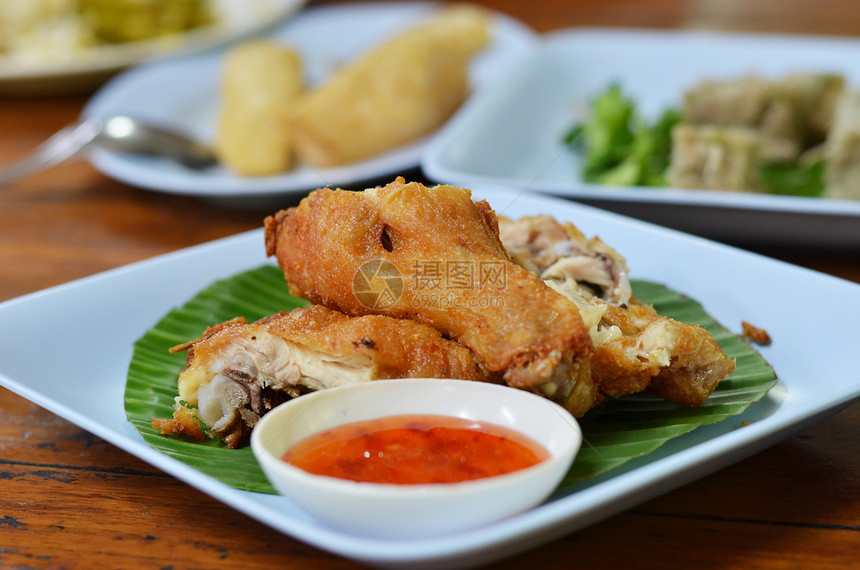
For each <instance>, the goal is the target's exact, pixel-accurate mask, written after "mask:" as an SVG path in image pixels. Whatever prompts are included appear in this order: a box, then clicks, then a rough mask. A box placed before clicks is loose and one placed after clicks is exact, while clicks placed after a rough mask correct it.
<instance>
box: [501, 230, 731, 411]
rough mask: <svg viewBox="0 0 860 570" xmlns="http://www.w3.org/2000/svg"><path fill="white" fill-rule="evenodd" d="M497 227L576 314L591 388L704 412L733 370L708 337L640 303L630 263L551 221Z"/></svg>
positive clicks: (514, 251)
mask: <svg viewBox="0 0 860 570" xmlns="http://www.w3.org/2000/svg"><path fill="white" fill-rule="evenodd" d="M499 228H500V236H501V239H502V242H503V243H504V244H505V246H506V247H507V248H508V250H509V251H510V252H511V255H512V257H513V259H514V260H516V261H517V262H518V263H520V264H521V265H523V266H524V267H527V268H529V269H530V270H532V271H534V272H535V273H537V274H538V275H540V277H541V278H542V279H545V280H546V281H547V283H548V284H549V285H550V286H551V287H553V288H554V289H555V290H557V291H559V292H560V293H563V294H565V295H566V296H568V298H570V299H571V300H572V301H573V302H574V303H576V305H577V306H578V307H579V310H580V314H581V315H582V316H583V320H584V321H585V324H586V326H587V327H588V329H589V333H590V335H591V338H592V341H593V343H594V352H593V354H592V356H591V358H590V360H589V363H588V372H587V373H589V374H590V375H591V378H590V386H591V387H592V388H594V387H598V388H599V391H600V392H601V393H603V394H605V395H607V396H609V397H612V398H618V397H620V396H624V395H626V394H632V393H635V392H640V391H642V390H645V389H648V390H650V391H651V392H653V393H655V394H656V395H658V396H660V397H663V398H665V399H666V400H668V401H670V402H673V403H676V404H680V405H684V406H699V405H701V404H702V403H703V402H704V401H705V399H706V398H707V397H708V396H709V395H710V394H711V393H712V392H713V391H714V389H715V388H716V386H717V383H718V382H719V381H720V380H721V379H722V378H725V377H726V376H728V375H729V374H730V373H731V372H732V371H733V370H734V368H735V363H734V361H732V360H731V359H730V358H728V357H727V356H726V355H725V353H724V352H723V351H722V349H720V347H719V345H718V344H717V342H716V340H714V338H713V336H712V335H711V334H710V333H709V332H708V331H707V330H705V329H704V328H702V327H700V326H697V325H692V324H684V323H680V322H678V321H675V320H673V319H670V318H667V317H662V316H660V315H658V314H657V312H656V311H655V310H654V309H653V307H650V306H647V305H644V304H643V303H640V302H639V301H638V300H636V298H635V297H634V296H633V292H632V289H631V287H630V282H629V280H628V277H627V273H628V269H627V264H626V261H625V260H624V258H623V257H622V256H621V255H620V254H619V253H618V252H617V251H615V250H614V249H612V248H611V247H609V246H608V245H606V244H605V243H604V242H603V241H601V240H600V239H599V238H596V237H593V238H590V239H586V237H585V236H584V235H583V234H582V232H581V231H579V230H578V229H577V228H576V227H575V226H573V225H572V224H562V223H559V222H558V221H556V220H555V219H553V218H552V217H550V216H532V217H525V218H521V219H519V220H516V221H513V220H508V219H504V218H501V219H500V220H499ZM582 368H585V366H584V365H583V366H582ZM578 373H579V375H580V376H583V375H585V374H586V372H585V371H584V370H579V371H578ZM579 383H580V384H581V385H583V386H584V385H586V381H585V380H584V379H580V380H579Z"/></svg>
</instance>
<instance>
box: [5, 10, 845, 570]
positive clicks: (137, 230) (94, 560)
mask: <svg viewBox="0 0 860 570" xmlns="http://www.w3.org/2000/svg"><path fill="white" fill-rule="evenodd" d="M480 3H482V4H486V5H488V6H491V7H492V8H494V9H496V10H499V11H502V12H505V13H507V14H509V15H511V16H514V17H516V18H519V19H520V20H522V21H523V22H525V23H527V24H529V25H531V26H532V27H533V28H534V29H535V30H537V31H541V32H542V31H548V30H553V29H558V28H566V27H573V26H620V27H624V26H632V27H652V28H686V29H692V28H695V29H714V30H741V31H763V32H783V33H801V34H833V35H846V36H851V35H855V34H860V10H858V9H857V7H856V6H855V4H854V3H853V2H847V1H839V0H818V1H811V0H809V1H807V0H766V1H765V0H759V1H756V2H750V1H748V0H699V1H692V0H689V1H681V0H647V1H646V0H604V1H599V0H591V1H586V0H575V1H565V0H532V1H528V2H521V1H514V0H497V1H491V0H485V1H483V2H480ZM86 100H87V95H86V94H82V95H79V96H67V97H32V98H0V165H2V164H5V163H9V162H12V161H14V160H16V159H19V158H22V157H23V156H25V155H26V154H27V152H28V151H29V150H30V149H32V148H33V147H34V146H36V145H37V144H38V143H40V142H41V141H43V140H44V139H46V138H47V137H49V136H50V135H51V134H52V133H54V132H55V131H57V130H59V129H60V128H62V127H63V126H65V125H66V124H68V123H71V122H72V121H73V120H74V119H75V118H76V117H77V115H78V113H79V112H80V110H81V108H82V107H83V105H84V103H85V102H86ZM408 174H409V173H407V175H408ZM413 174H414V175H415V176H418V174H417V173H413ZM283 205H284V206H289V205H291V204H290V203H288V202H285V203H284V204H283ZM268 213H270V212H268V211H254V210H234V209H225V208H219V207H216V206H213V205H209V204H206V203H202V202H200V201H196V200H193V199H191V198H186V197H182V196H173V195H166V194H159V193H155V192H148V191H143V190H139V189H135V188H132V187H129V186H126V185H124V184H121V183H119V182H115V181H113V180H111V179H108V178H106V177H104V176H102V175H101V174H99V173H98V172H97V171H95V170H94V169H93V168H92V167H91V166H89V165H88V164H87V163H75V164H70V165H63V166H60V167H57V168H54V169H52V170H50V171H48V172H45V173H42V174H39V175H36V176H33V177H31V178H29V179H27V180H24V181H21V182H18V183H15V184H12V185H9V186H7V187H3V188H0V301H4V300H7V299H11V298H13V297H16V296H19V295H23V294H26V293H30V292H33V291H37V290H40V289H43V288H46V287H50V286H53V285H57V284H61V283H64V282H67V281H70V280H73V279H77V278H80V277H84V276H87V275H91V274H93V273H97V272H100V271H103V270H107V269H110V268H114V267H118V266H121V265H124V264H127V263H130V262H134V261H138V260H142V259H146V258H149V257H152V256H155V255H158V254H161V253H165V252H169V251H173V250H176V249H179V248H183V247H187V246H190V245H194V244H199V243H203V242H206V241H209V240H212V239H215V238H219V237H223V236H228V235H232V234H235V233H238V232H241V231H244V230H248V229H252V228H256V227H259V226H260V224H261V222H262V219H263V217H264V216H265V215H266V214H268ZM741 245H742V247H747V248H748V249H752V250H755V251H759V252H761V253H764V254H766V255H768V256H772V257H776V258H779V259H784V260H786V261H789V262H791V263H795V264H798V265H802V266H805V267H809V268H812V269H815V270H818V271H823V272H825V273H829V274H832V275H836V276H839V277H842V278H844V279H848V280H851V281H855V282H858V283H860V251H857V250H839V251H828V250H824V251H822V250H820V249H817V248H815V247H813V246H812V245H811V246H810V247H809V248H792V249H779V248H764V247H758V246H756V245H755V244H741ZM0 326H3V323H0ZM810 334H816V331H810ZM858 341H860V338H858ZM858 345H860V342H858ZM45 351H46V354H50V347H45ZM810 358H827V355H810ZM858 382H860V377H858ZM858 442H860V404H854V405H853V406H851V407H849V408H847V409H846V410H844V411H842V412H841V413H839V414H837V415H835V416H833V417H831V418H829V419H827V420H825V421H823V422H821V423H819V424H818V425H816V426H814V427H812V428H810V429H807V430H805V431H803V432H802V433H798V434H796V435H793V436H791V437H789V438H788V439H786V440H784V441H783V442H781V443H779V444H777V445H774V446H773V447H770V448H769V449H767V450H765V451H762V452H761V453H758V454H757V455H755V456H753V457H751V458H749V459H747V460H744V461H741V462H739V463H737V464H735V465H733V466H731V467H728V468H726V469H723V470H721V471H719V472H717V473H715V474H713V475H711V476H708V477H705V478H704V479H700V480H698V481H695V482H692V483H690V484H688V485H686V486H684V487H682V488H680V489H677V490H674V491H670V492H666V493H665V494H663V495H661V496H660V497H658V498H656V499H653V500H650V501H648V502H645V503H643V504H641V505H639V506H637V507H635V508H633V509H631V510H629V511H626V512H624V513H623V514H619V515H616V516H613V517H611V518H608V519H606V520H604V521H603V522H600V523H598V524H595V525H593V526H591V527H589V528H586V529H584V530H582V531H579V532H576V533H572V534H570V535H568V536H565V537H564V538H561V539H557V540H554V541H552V542H549V543H547V544H538V545H536V548H534V549H533V550H530V551H528V552H525V553H523V554H520V555H518V556H516V557H514V558H511V559H508V560H506V561H504V562H502V563H499V564H497V565H494V567H497V568H520V567H526V566H529V567H543V568H619V567H629V568H693V567H695V568H768V569H771V568H773V569H775V568H848V567H860V452H858ZM0 566H2V567H9V568H273V567H290V568H320V569H321V568H353V567H357V565H356V564H354V563H353V562H350V561H348V560H345V559H342V558H339V557H337V556H335V555H332V554H329V553H326V552H323V551H320V550H318V549H315V548H313V547H310V546H307V545H306V544H303V543H301V542H298V541H296V540H293V539H291V538H289V537H287V536H285V535H283V534H281V533H278V532H276V531H274V530H271V529H269V528H267V527H265V526H263V525H261V524H259V523H257V522H255V521H253V520H251V519H249V518H247V517H245V516H243V515H241V514H239V513H238V512H236V511H235V510H233V509H231V508H229V507H227V506H225V505H223V504H221V503H219V502H217V501H215V500H213V499H211V498H209V497H208V496H206V495H203V494H202V493H200V492H198V491H196V490H194V489H193V488H190V487H188V486H187V485H185V484H184V483H181V482H179V481H178V480H176V479H174V478H172V477H170V476H168V475H166V474H164V473H162V472H161V471H159V470H157V469H154V468H152V467H150V466H149V465H147V464H145V463H143V462H141V461H140V460H138V459H136V458H135V457H132V456H130V455H128V454H127V453H125V452H123V451H121V450H120V449H118V448H116V447H114V446H113V445H111V444H108V443H106V442H105V441H103V440H101V439H100V438H98V437H96V436H94V435H92V434H90V433H88V432H86V431H85V430H82V429H80V428H78V427H77V426H75V425H74V424H71V423H69V422H67V421H66V420H64V419H62V418H59V417H58V416H55V415H54V414H52V413H49V412H47V411H45V410H44V409H42V408H40V407H38V406H37V405H35V404H32V403H30V402H29V401H27V400H26V399H24V398H22V397H20V396H18V395H16V394H13V393H12V392H10V391H8V390H5V389H2V388H0Z"/></svg>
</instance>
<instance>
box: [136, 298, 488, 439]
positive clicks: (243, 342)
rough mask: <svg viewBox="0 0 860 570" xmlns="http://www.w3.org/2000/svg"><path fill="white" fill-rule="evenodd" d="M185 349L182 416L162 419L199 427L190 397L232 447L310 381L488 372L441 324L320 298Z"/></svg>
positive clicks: (177, 427) (188, 429)
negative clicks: (358, 313) (356, 313)
mask: <svg viewBox="0 0 860 570" xmlns="http://www.w3.org/2000/svg"><path fill="white" fill-rule="evenodd" d="M179 350H188V357H187V359H186V364H185V368H184V369H183V370H182V372H181V373H180V374H179V397H178V398H177V407H176V412H175V413H174V419H173V420H161V421H160V422H157V425H156V423H154V424H153V425H154V427H157V428H159V429H162V430H163V431H165V432H172V433H176V432H185V433H188V434H189V435H192V436H197V437H199V436H198V434H197V433H196V432H195V431H194V430H198V425H197V421H196V419H194V417H193V416H192V415H191V414H189V413H188V408H186V407H185V406H184V405H183V404H181V403H180V402H183V401H184V402H187V404H189V405H191V406H196V407H197V408H196V410H195V412H194V414H195V415H196V416H197V417H198V418H199V419H200V420H202V421H203V423H205V424H206V425H207V426H208V427H209V429H210V430H211V432H212V433H213V434H214V435H216V436H217V437H220V438H221V439H222V440H223V441H224V442H225V443H226V444H227V445H228V446H229V447H231V448H234V447H236V446H238V445H239V443H240V442H241V441H242V440H243V439H244V438H245V437H246V436H247V435H248V434H249V433H250V430H251V428H252V427H253V426H254V425H255V424H256V422H257V420H258V419H259V418H260V416H262V415H263V414H264V413H265V412H266V411H268V410H269V409H271V408H272V407H274V406H275V405H277V404H279V403H281V402H284V401H286V400H287V399H289V398H291V397H296V396H299V395H300V394H302V393H305V392H308V391H312V390H319V389H323V388H331V387H335V386H341V385H344V384H355V383H361V382H370V381H373V380H380V379H386V378H417V377H424V378H459V379H463V380H487V379H488V376H487V374H486V373H485V372H484V371H483V370H482V369H481V368H480V366H479V365H478V363H477V361H476V360H475V357H474V355H473V354H472V353H471V352H470V351H469V350H468V349H467V348H465V347H463V346H461V345H459V344H457V343H456V342H454V341H451V340H448V339H445V338H443V337H442V335H441V334H440V333H439V332H438V331H436V330H435V329H433V328H431V327H428V326H424V325H421V324H419V323H416V322H413V321H408V320H399V319H393V318H390V317H385V316H379V315H369V316H364V317H356V318H351V317H348V316H346V315H344V314H342V313H339V312H337V311H333V310H330V309H327V308H325V307H322V306H319V305H314V306H310V307H307V308H303V309H295V310H293V311H291V312H289V313H279V314H276V315H273V316H271V317H267V318H265V319H262V320H260V321H257V322H254V323H247V322H246V321H245V319H244V318H242V317H239V318H237V319H233V320H232V321H228V322H226V323H223V324H220V325H216V326H214V327H211V328H209V329H208V330H207V331H206V332H205V333H204V334H203V335H202V336H201V337H200V338H199V339H197V340H194V341H191V342H189V343H186V344H184V345H180V346H178V347H174V351H179ZM198 431H199V430H198Z"/></svg>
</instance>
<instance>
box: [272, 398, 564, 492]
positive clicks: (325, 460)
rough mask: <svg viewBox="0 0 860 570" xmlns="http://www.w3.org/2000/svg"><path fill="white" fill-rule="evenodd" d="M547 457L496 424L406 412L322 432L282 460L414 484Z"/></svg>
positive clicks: (320, 471)
mask: <svg viewBox="0 0 860 570" xmlns="http://www.w3.org/2000/svg"><path fill="white" fill-rule="evenodd" d="M548 457H549V452H548V451H547V450H546V449H545V448H544V447H543V446H541V445H540V444H539V443H537V442H536V441H534V440H532V439H531V438H529V437H527V436H525V435H523V434H521V433H519V432H516V431H514V430H511V429H508V428H505V427H502V426H498V425H495V424H489V423H484V422H476V421H473V420H466V419H462V418H455V417H449V416H437V415H427V414H409V415H398V416H389V417H385V418H379V419H374V420H368V421H362V422H355V423H350V424H345V425H342V426H338V427H335V428H332V429H329V430H325V431H322V432H320V433H317V434H314V435H312V436H310V437H307V438H305V439H303V440H301V441H299V442H298V443H297V444H295V445H294V446H293V447H291V448H290V449H288V450H287V452H286V453H285V454H284V456H283V460H284V461H286V462H287V463H290V464H292V465H294V466H296V467H299V468H301V469H304V470H305V471H308V472H310V473H314V474H317V475H327V476H329V477H338V478H341V479H351V480H353V481H362V482H369V483H393V484H399V485H416V484H426V483H456V482H460V481H468V480H471V479H480V478H484V477H493V476H495V475H502V474H505V473H511V472H513V471H518V470H520V469H524V468H526V467H530V466H532V465H535V464H537V463H539V462H541V461H543V460H544V459H546V458H548Z"/></svg>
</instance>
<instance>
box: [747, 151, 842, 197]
mask: <svg viewBox="0 0 860 570" xmlns="http://www.w3.org/2000/svg"><path fill="white" fill-rule="evenodd" d="M825 168H826V165H825V162H824V161H823V160H822V161H818V162H815V163H813V164H765V165H763V166H762V167H761V168H759V179H760V180H761V183H762V185H763V186H764V187H765V188H767V189H768V190H769V191H770V192H771V193H773V194H782V195H785V196H807V197H811V198H818V197H821V196H822V195H823V194H824V188H825V176H824V175H825Z"/></svg>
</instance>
